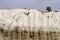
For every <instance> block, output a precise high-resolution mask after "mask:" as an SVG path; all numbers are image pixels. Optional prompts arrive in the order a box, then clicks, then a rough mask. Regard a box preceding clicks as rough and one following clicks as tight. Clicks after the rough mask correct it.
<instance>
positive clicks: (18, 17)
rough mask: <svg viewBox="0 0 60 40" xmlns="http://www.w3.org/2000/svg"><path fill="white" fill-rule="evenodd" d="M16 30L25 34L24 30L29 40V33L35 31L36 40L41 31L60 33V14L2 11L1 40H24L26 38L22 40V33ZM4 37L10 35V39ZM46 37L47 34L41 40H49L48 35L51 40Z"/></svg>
mask: <svg viewBox="0 0 60 40" xmlns="http://www.w3.org/2000/svg"><path fill="white" fill-rule="evenodd" d="M16 30H19V31H18V32H20V31H22V32H24V30H26V31H27V38H28V39H29V38H30V37H29V36H28V35H29V32H31V33H32V32H33V31H34V32H35V36H36V40H39V39H38V37H37V35H38V31H39V30H40V31H44V32H60V12H43V11H39V10H36V9H0V33H1V34H0V35H1V37H2V39H1V37H0V39H1V40H23V38H24V36H22V39H21V33H20V34H19V33H18V32H17V31H16ZM15 31H16V32H15ZM12 32H13V33H12ZM44 32H42V34H44ZM16 33H17V34H18V35H20V36H18V35H17V34H16ZM22 34H23V33H22ZM42 34H41V35H42ZM48 34H50V33H48ZM2 35H5V36H7V35H8V37H7V38H6V37H4V36H2ZM11 35H13V36H11ZM23 35H25V34H23ZM31 35H32V34H31ZM41 35H40V36H41ZM46 35H47V34H44V36H43V38H41V40H47V39H49V38H50V37H51V36H49V35H48V36H49V38H47V36H46ZM17 36H18V38H17ZM12 37H13V39H12ZM15 37H16V39H15ZM41 37H42V36H41ZM59 37H60V36H59ZM3 38H5V39H3ZM9 38H10V39H9ZM28 39H26V40H28ZM52 39H53V37H52ZM24 40H25V39H24ZM31 40H33V39H31Z"/></svg>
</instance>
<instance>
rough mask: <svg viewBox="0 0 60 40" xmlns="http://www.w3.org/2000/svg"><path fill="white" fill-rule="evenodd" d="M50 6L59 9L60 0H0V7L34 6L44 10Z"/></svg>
mask: <svg viewBox="0 0 60 40" xmlns="http://www.w3.org/2000/svg"><path fill="white" fill-rule="evenodd" d="M48 6H50V7H51V8H52V10H53V11H56V10H57V11H60V0H0V8H35V9H38V10H42V11H45V10H46V7H48Z"/></svg>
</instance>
